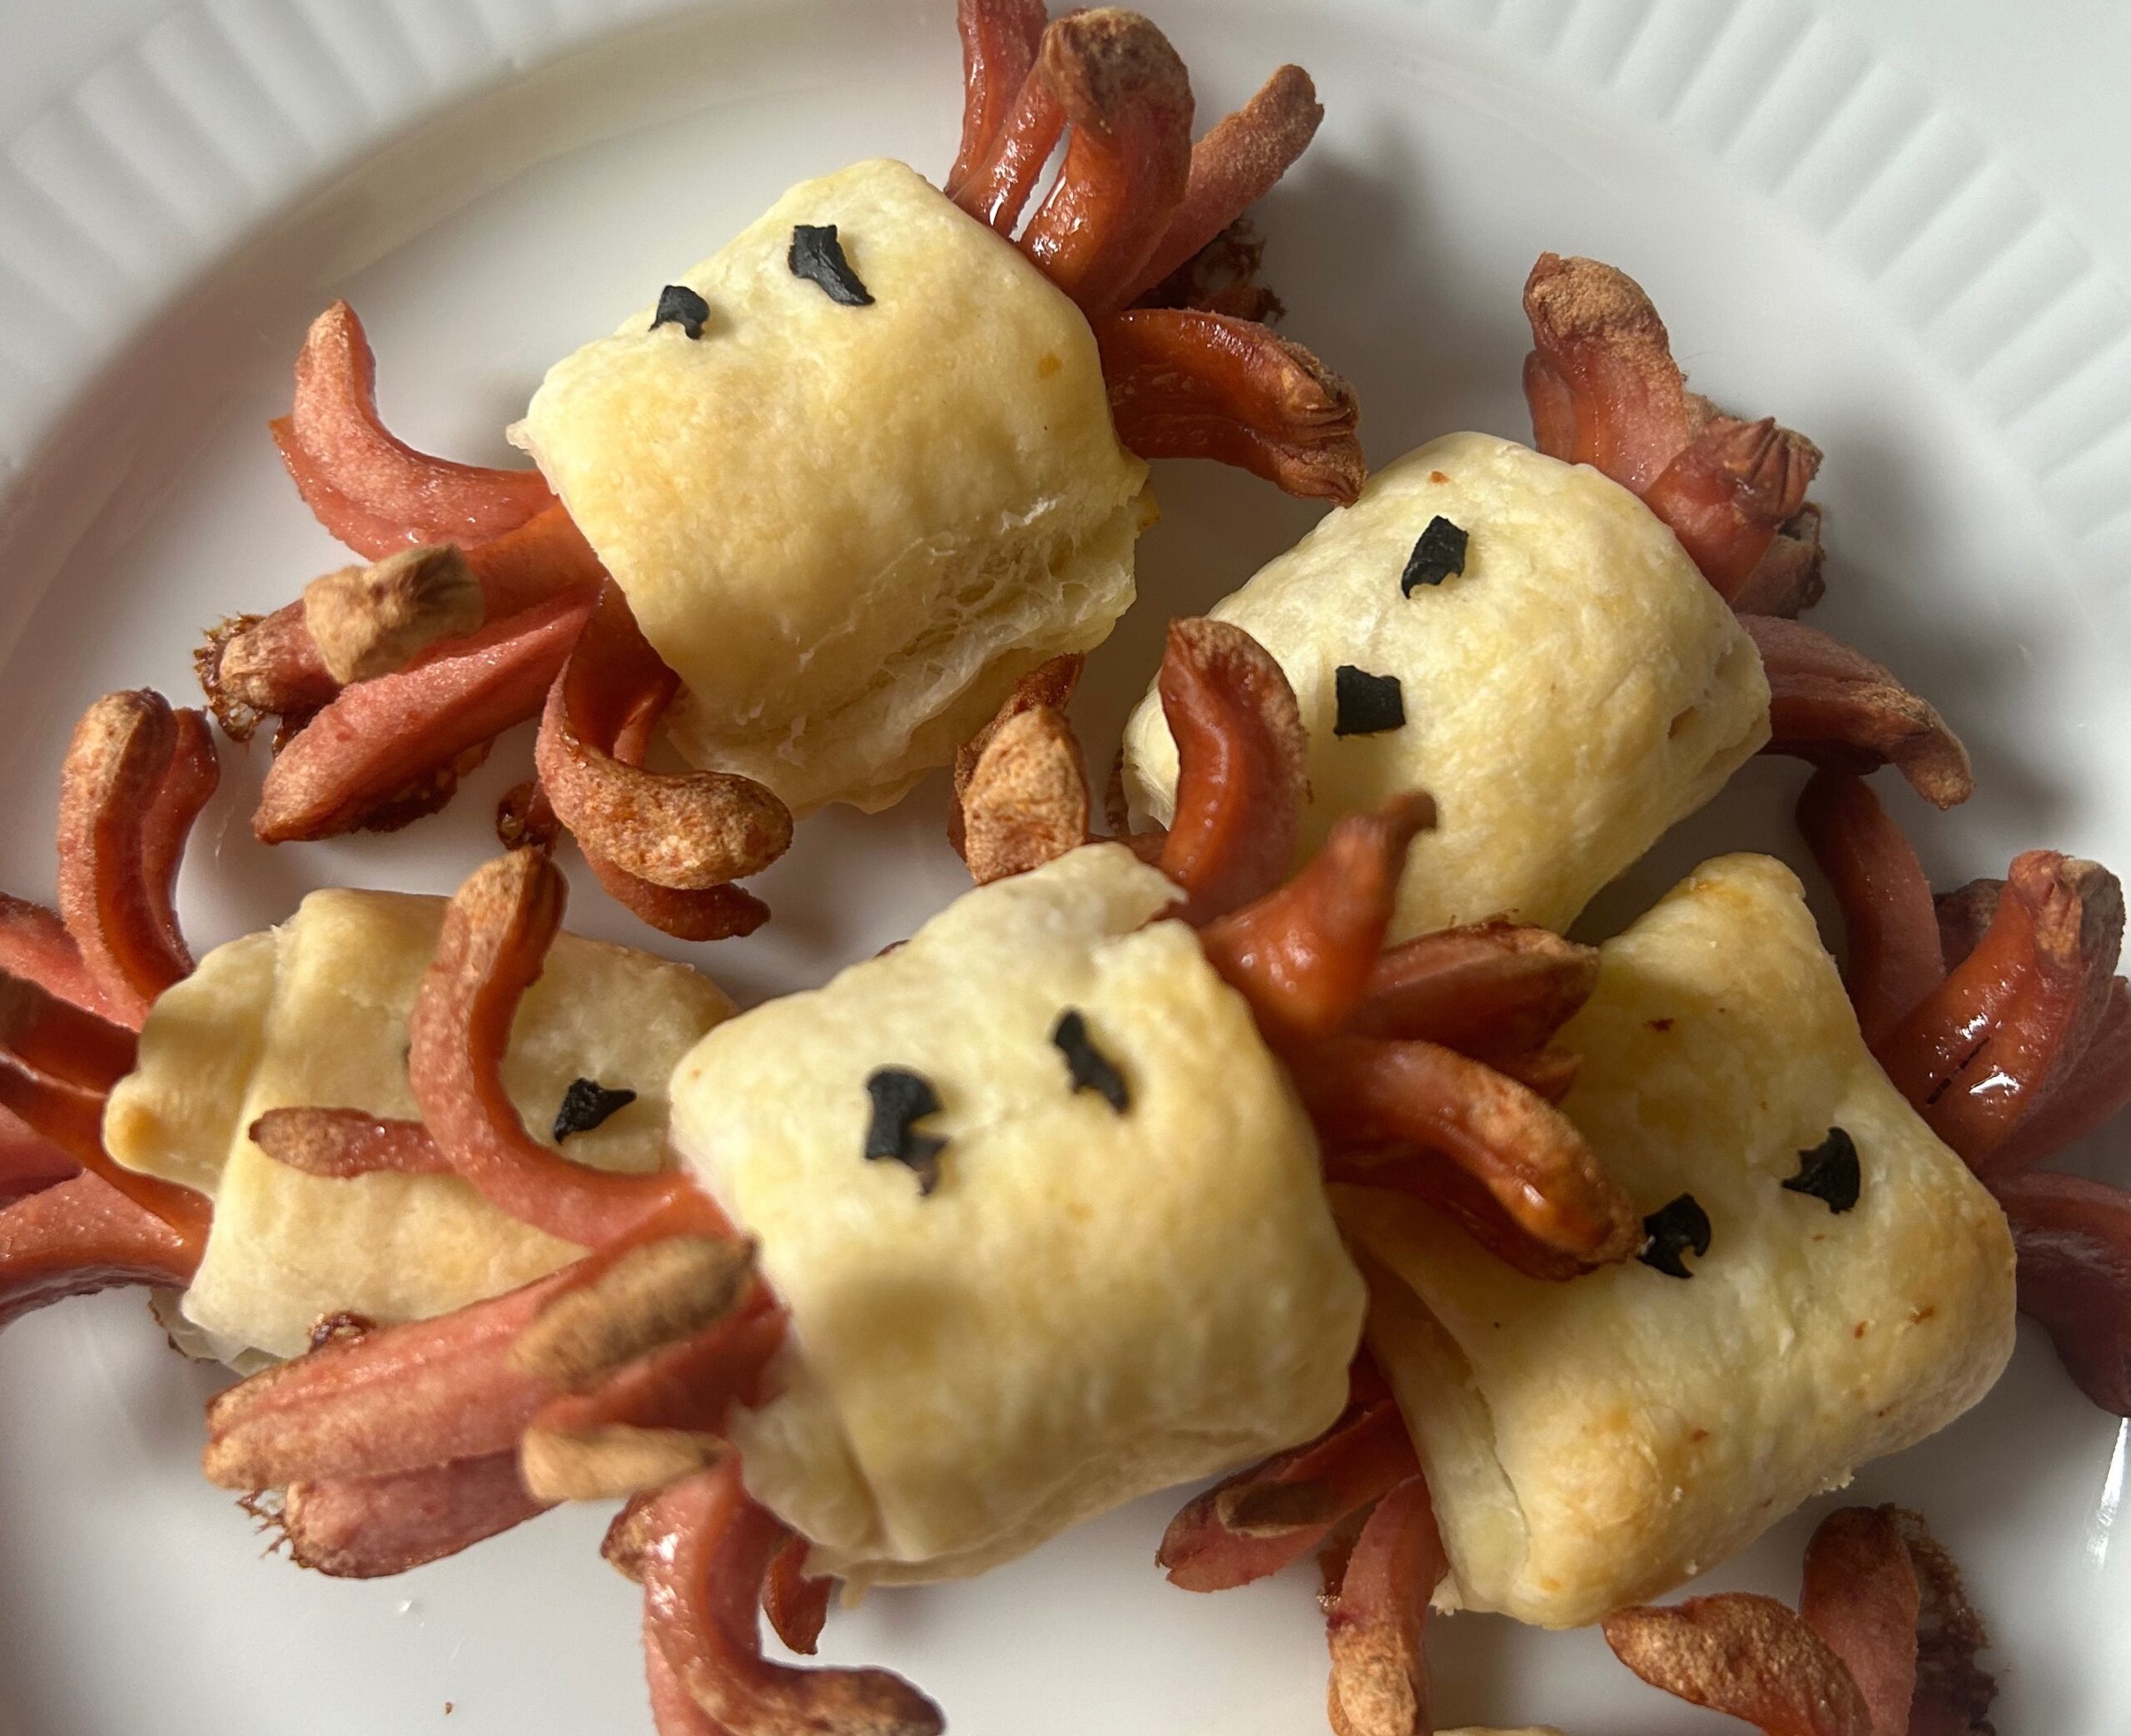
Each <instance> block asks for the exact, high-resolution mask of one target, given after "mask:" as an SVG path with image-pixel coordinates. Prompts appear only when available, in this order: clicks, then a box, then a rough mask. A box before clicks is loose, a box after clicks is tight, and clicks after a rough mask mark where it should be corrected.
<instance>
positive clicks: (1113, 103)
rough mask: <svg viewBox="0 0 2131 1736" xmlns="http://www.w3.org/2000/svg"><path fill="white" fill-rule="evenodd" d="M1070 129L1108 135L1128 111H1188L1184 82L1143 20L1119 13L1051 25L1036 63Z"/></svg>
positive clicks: (1097, 12) (1169, 51)
mask: <svg viewBox="0 0 2131 1736" xmlns="http://www.w3.org/2000/svg"><path fill="white" fill-rule="evenodd" d="M1036 72H1037V76H1039V77H1044V78H1047V79H1049V80H1050V81H1051V88H1052V89H1053V90H1055V91H1056V92H1057V94H1058V98H1059V101H1060V102H1061V103H1062V104H1064V106H1065V112H1066V115H1067V117H1069V119H1070V121H1071V122H1072V124H1073V125H1074V126H1080V127H1086V128H1088V129H1090V130H1091V131H1095V132H1099V133H1101V134H1104V135H1105V136H1108V135H1109V134H1110V133H1112V132H1114V131H1122V130H1123V127H1124V124H1125V117H1127V115H1128V114H1129V113H1130V112H1131V111H1132V110H1134V109H1135V108H1140V107H1145V108H1148V109H1160V108H1174V107H1182V108H1183V110H1184V112H1185V114H1186V115H1187V116H1189V114H1190V112H1191V75H1190V72H1187V71H1186V70H1185V65H1184V62H1183V59H1182V58H1181V57H1180V56H1179V55H1178V53H1177V52H1176V50H1175V48H1174V47H1171V46H1170V40H1169V38H1168V37H1165V36H1164V35H1163V34H1162V33H1161V32H1160V30H1159V29H1158V28H1156V27H1155V24H1154V23H1153V22H1152V21H1150V19H1147V18H1145V17H1141V16H1140V14H1139V13H1138V12H1127V11H1125V9H1124V8H1122V7H1115V6H1103V7H1095V8H1094V9H1092V10H1090V11H1088V12H1070V13H1068V14H1067V15H1066V16H1065V17H1062V18H1054V19H1053V20H1052V21H1051V26H1050V27H1049V28H1048V29H1046V31H1045V32H1044V33H1043V45H1042V47H1041V49H1040V50H1039V51H1038V52H1037V56H1036Z"/></svg>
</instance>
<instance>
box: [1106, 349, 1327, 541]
mask: <svg viewBox="0 0 2131 1736" xmlns="http://www.w3.org/2000/svg"><path fill="white" fill-rule="evenodd" d="M1095 338H1096V341H1097V343H1098V344H1099V345H1100V347H1101V351H1102V364H1103V378H1104V379H1105V382H1106V383H1107V384H1108V385H1109V388H1110V414H1111V416H1112V418H1113V419H1115V422H1116V424H1117V437H1118V439H1120V441H1122V442H1123V443H1124V444H1125V445H1126V446H1127V447H1129V448H1130V449H1131V450H1133V451H1134V452H1136V453H1137V454H1139V455H1140V457H1141V458H1145V459H1156V458H1210V459H1216V460H1217V461H1219V463H1222V464H1234V465H1236V466H1237V467H1238V468H1239V469H1244V470H1248V471H1249V472H1250V473H1251V474H1253V475H1254V476H1262V477H1264V479H1266V480H1267V481H1268V482H1271V483H1274V484H1278V485H1279V487H1280V488H1282V489H1285V490H1286V491H1287V492H1288V493H1289V494H1299V495H1302V496H1304V498H1320V499H1327V500H1335V501H1338V502H1339V503H1340V504H1342V505H1347V504H1350V503H1352V502H1353V501H1354V498H1355V496H1356V495H1358V494H1360V492H1361V486H1362V483H1363V481H1364V479H1365V478H1366V476H1367V474H1368V466H1367V464H1366V462H1365V461H1364V459H1363V457H1362V448H1361V442H1360V441H1359V439H1357V438H1356V437H1355V434H1354V425H1355V423H1356V422H1357V420H1358V419H1359V416H1360V410H1359V406H1358V405H1357V404H1356V401H1355V398H1354V388H1353V387H1351V386H1349V384H1347V382H1346V381H1345V380H1344V379H1341V378H1340V377H1339V375H1338V374H1335V373H1334V372H1333V371H1332V370H1330V369H1329V368H1328V367H1326V366H1325V365H1324V363H1323V362H1321V361H1319V360H1318V359H1317V358H1316V356H1314V355H1312V354H1311V353H1310V352H1309V350H1305V349H1304V348H1303V347H1302V345H1299V344H1291V343H1289V342H1288V341H1287V340H1285V339H1284V338H1279V337H1275V336H1274V335H1273V333H1272V332H1270V331H1269V330H1267V329H1266V328H1265V327H1264V326H1263V325H1259V324H1258V323H1257V322H1256V321H1255V320H1239V319H1234V318H1232V317H1230V316H1229V315H1224V314H1216V313H1207V312H1203V311H1200V310H1197V309H1193V308H1135V309H1131V310H1128V311H1126V312H1124V313H1120V314H1112V315H1110V316H1109V317H1108V318H1106V319H1104V320H1100V321H1099V322H1098V323H1097V325H1096V326H1095Z"/></svg>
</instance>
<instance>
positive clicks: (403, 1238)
mask: <svg viewBox="0 0 2131 1736" xmlns="http://www.w3.org/2000/svg"><path fill="white" fill-rule="evenodd" d="M444 908H445V900H442V899H440V898H428V897H420V896H415V895H410V894H407V893H400V892H365V891H350V890H339V889H334V890H326V891H320V892H314V893H312V894H311V895H310V896H309V897H308V898H306V899H305V900H304V901H303V904H302V905H301V908H300V909H299V910H297V912H296V915H294V916H293V917H291V919H290V920H288V921H286V922H285V923H283V924H282V925H281V926H280V927H279V928H276V929H273V930H269V931H267V932H266V933H263V934H257V935H247V936H246V937H245V938H244V939H242V940H233V941H231V942H230V943H229V944H228V945H225V946H221V947H217V948H216V950H214V951H212V952H211V953H209V954H208V955H206V957H205V958H203V959H202V960H201V961H200V965H199V968H198V969H197V970H196V971H195V972H194V973H193V974H192V975H191V976H189V977H187V978H186V980H184V981H182V982H181V983H179V984H178V985H176V986H175V987H174V988H172V989H171V990H167V991H166V993H165V994H163V995H162V996H161V999H158V1000H157V1001H156V1004H155V1006H154V1008H153V1009H152V1010H151V1012H150V1013H149V1014H148V1019H147V1024H146V1026H145V1027H144V1028H143V1029H142V1033H141V1049H140V1063H139V1065H138V1067H137V1069H136V1070H135V1071H134V1072H133V1073H132V1074H131V1075H130V1076H129V1077H127V1078H126V1079H122V1080H121V1081H120V1082H119V1083H118V1084H117V1086H116V1087H115V1088H114V1089H113V1090H112V1094H111V1099H110V1104H109V1107H108V1109H107V1110H106V1113H105V1119H104V1140H105V1143H106V1145H107V1148H109V1150H110V1152H111V1154H112V1157H113V1158H116V1159H117V1161H118V1162H119V1163H122V1164H124V1165H126V1166H127V1168H131V1169H135V1170H138V1171H141V1172H142V1173H146V1174H149V1175H155V1176H161V1177H162V1178H166V1179H167V1180H170V1181H173V1182H177V1183H181V1184H182V1185H184V1186H186V1187H188V1188H196V1189H197V1190H198V1191H200V1192H201V1193H205V1194H206V1195H207V1196H208V1198H211V1200H212V1201H213V1202H214V1218H213V1222H212V1227H211V1230H210V1231H209V1233H208V1237H207V1242H206V1252H205V1254H204V1255H203V1257H201V1262H200V1267H199V1270H198V1272H197V1273H196V1275H195V1276H194V1277H193V1280H192V1283H191V1288H189V1289H188V1290H187V1291H186V1292H185V1294H184V1296H183V1297H182V1299H181V1303H180V1309H181V1314H182V1316H183V1318H184V1320H185V1321H186V1322H189V1323H190V1324H191V1326H192V1327H195V1328H196V1329H197V1330H198V1331H199V1332H202V1333H204V1334H206V1344H207V1345H208V1346H209V1347H211V1348H212V1349H213V1351H214V1352H215V1353H216V1355H219V1356H223V1357H231V1358H236V1359H238V1360H240V1361H241V1362H245V1363H246V1365H247V1366H248V1364H249V1362H250V1361H251V1360H252V1359H250V1358H245V1357H243V1355H242V1353H243V1352H246V1351H261V1352H266V1353H267V1354H268V1355H270V1356H273V1357H290V1356H295V1355H296V1354H298V1353H299V1352H301V1351H302V1350H304V1349H305V1347H307V1346H308V1345H309V1343H310V1335H311V1327H312V1326H313V1324H314V1323H315V1322H316V1321H318V1320H319V1319H320V1317H322V1316H327V1315H332V1314H338V1313H343V1312H346V1313H354V1314H358V1315H360V1316H362V1317H365V1318H366V1319H369V1320H373V1321H378V1322H386V1321H395V1320H420V1319H426V1318H428V1317H430V1316H432V1315H436V1314H442V1313H446V1312H450V1310H452V1309H454V1308H457V1307H463V1306H464V1305H465V1304H466V1303H468V1302H474V1301H476V1300H478V1299H479V1298H480V1297H488V1296H495V1295H499V1294H500V1293H501V1292H504V1291H506V1290H510V1289H514V1288H515V1287H517V1286H519V1285H520V1284H524V1283H527V1282H530V1281H532V1280H533V1279H534V1278H536V1277H541V1276H542V1275H544V1273H547V1272H553V1271H554V1270H555V1269H556V1268H558V1267H562V1266H565V1265H568V1264H569V1262H571V1261H572V1260H574V1259H577V1258H579V1257H581V1256H582V1255H583V1253H584V1249H582V1248H580V1247H574V1246H573V1245H572V1244H570V1243H569V1242H562V1241H559V1240H557V1239H556V1238H554V1237H552V1236H549V1235H547V1234H545V1233H543V1232H541V1231H539V1230H538V1229H534V1228H532V1227H530V1226H529V1225H526V1224H523V1223H519V1222H518V1221H517V1220H516V1219H514V1218H510V1217H509V1216H507V1215H506V1214H505V1213H502V1212H499V1211H498V1210H497V1209H496V1208H494V1206H492V1205H490V1204H489V1203H487V1202H486V1201H485V1200H484V1199H483V1198H481V1197H480V1196H479V1194H478V1193H475V1192H474V1190H473V1188H470V1187H469V1186H468V1185H467V1184H466V1183H464V1181H462V1180H460V1179H459V1178H458V1177H457V1176H455V1175H405V1174H396V1173H376V1174H369V1175H360V1176H348V1177H325V1176H315V1175H307V1174H305V1173H302V1172H301V1171H300V1170H297V1169H295V1168H291V1167H289V1166H288V1165H287V1164H286V1163H278V1162H276V1160H275V1159H273V1158H270V1157H269V1156H267V1155H266V1153H265V1152H263V1151H261V1149H260V1148H259V1147H258V1146H257V1145H256V1143H254V1142H253V1140H252V1138H251V1131H250V1129H251V1127H252V1125H253V1123H255V1122H256V1120H257V1119H258V1118H259V1117H260V1116H261V1115H262V1114H266V1112H267V1111H269V1110H271V1109H285V1108H296V1107H301V1108H333V1109H360V1110H363V1111H366V1112H367V1113H369V1114H372V1115H376V1116H380V1117H387V1118H398V1117H405V1116H412V1115H414V1114H415V1113H416V1110H415V1101H414V1098H413V1094H412V1093H411V1091H410V1089H409V1085H408V1081H407V1019H408V1014H409V1013H410V1011H411V1010H412V1009H413V1006H414V1003H415V994H416V992H417V991H418V990H419V989H420V986H421V980H422V973H423V971H424V970H425V969H427V967H428V965H429V962H430V956H431V955H433V954H434V953H435V950H436V944H437V935H438V932H439V930H440V928H441V926H442V925H443V920H444ZM623 1008H626V1009H628V1016H627V1017H626V1018H618V1017H616V1016H615V1013H616V1010H617V1009H623ZM732 1012H733V1004H732V1002H731V1001H730V1000H728V999H727V998H726V997H725V995H724V994H723V992H722V991H721V990H719V989H718V987H717V985H714V984H713V983H712V982H711V981H710V980H708V978H706V977H703V976H701V975H698V974H697V973H696V972H695V971H693V970H689V969H688V967H687V966H686V965H675V964H670V963H668V962H667V961H666V960H663V959H656V958H653V957H652V956H651V955H649V954H648V953H642V952H638V951H635V950H632V949H629V948H627V947H621V946H613V945H608V944H606V943H605V942H603V941H597V940H583V939H580V938H579V937H578V936H576V935H562V936H560V937H559V938H558V940H556V943H555V945H554V950H553V951H552V952H551V953H550V954H549V958H548V964H547V969H546V970H545V971H544V973H543V974H542V975H541V978H540V980H539V983H538V984H537V985H535V986H534V989H533V990H532V992H531V993H529V994H528V995H527V996H526V999H525V1002H524V1005H523V1007H522V1008H521V1009H520V1010H519V1014H518V1017H517V1019H516V1021H515V1023H514V1026H513V1029H512V1036H511V1044H510V1049H509V1054H508V1056H507V1058H506V1060H505V1077H506V1080H507V1083H508V1085H509V1090H510V1093H511V1095H512V1097H513V1098H514V1099H515V1100H516V1102H517V1103H518V1104H519V1108H520V1109H521V1110H522V1111H523V1113H524V1115H525V1117H526V1118H527V1120H528V1122H529V1124H530V1125H532V1126H534V1127H536V1128H542V1129H545V1128H549V1125H550V1124H551V1123H553V1122H554V1119H555V1118H556V1114H557V1111H558V1107H559V1105H560V1104H562V1102H563V1100H564V1096H565V1094H567V1093H568V1091H569V1088H570V1087H571V1085H572V1084H573V1083H574V1081H576V1080H578V1079H590V1080H592V1081H594V1083H596V1084H600V1085H603V1086H604V1087H606V1088H608V1089H610V1090H626V1091H631V1092H633V1093H634V1094H635V1100H634V1101H633V1102H632V1103H628V1104H624V1105H623V1107H621V1108H620V1109H617V1110H615V1111H614V1112H613V1114H611V1115H609V1117H608V1118H606V1119H604V1121H602V1122H601V1123H599V1125H598V1126H596V1127H593V1128H587V1129H586V1130H584V1132H581V1133H574V1134H573V1135H572V1136H571V1137H570V1138H569V1141H568V1143H566V1144H564V1146H563V1147H562V1148H561V1149H562V1150H563V1151H564V1153H565V1154H566V1155H567V1156H569V1158H572V1159H574V1161H576V1162H578V1163H587V1164H590V1165H592V1166H594V1168H602V1169H613V1170H618V1171H623V1172H630V1173H643V1172H647V1171H650V1170H655V1169H658V1168H660V1167H661V1166H662V1165H663V1163H664V1162H665V1148H666V1120H667V1103H668V1099H667V1081H668V1077H669V1076H670V1075H671V1074H672V1072H673V1067H674V1064H675V1063H676V1062H678V1060H679V1059H681V1057H682V1056H683V1055H684V1054H687V1053H688V1049H689V1048H690V1047H691V1046H692V1045H693V1044H694V1042H695V1040H696V1039H698V1037H700V1036H702V1035H703V1033H704V1032H705V1031H707V1030H708V1029H710V1028H711V1027H712V1026H713V1025H714V1024H718V1022H719V1020H721V1019H724V1018H726V1017H728V1016H729V1015H730V1014H731V1013H732Z"/></svg>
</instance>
